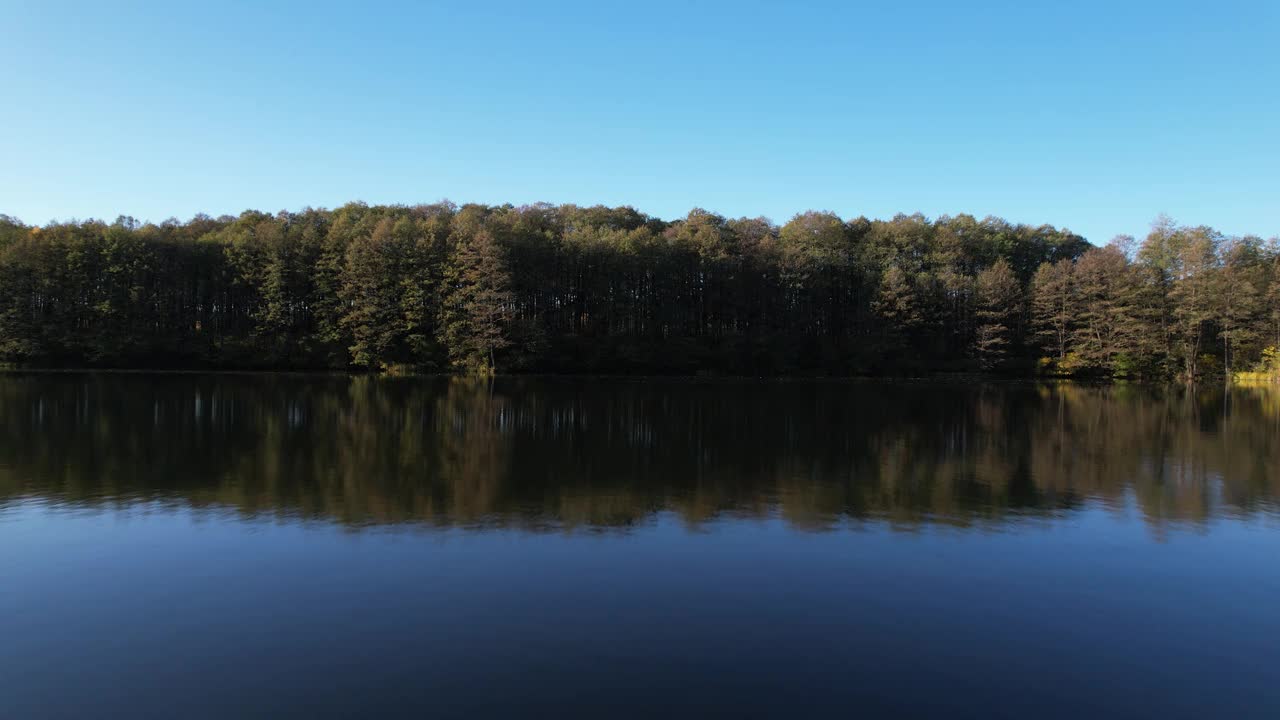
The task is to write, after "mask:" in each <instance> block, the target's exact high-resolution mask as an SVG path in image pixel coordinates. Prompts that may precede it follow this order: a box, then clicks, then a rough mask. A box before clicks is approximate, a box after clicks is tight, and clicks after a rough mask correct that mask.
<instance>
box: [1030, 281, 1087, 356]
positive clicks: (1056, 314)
mask: <svg viewBox="0 0 1280 720" xmlns="http://www.w3.org/2000/svg"><path fill="white" fill-rule="evenodd" d="M1074 270H1075V265H1074V264H1073V263H1072V261H1070V260H1059V261H1058V262H1055V263H1048V262H1046V263H1041V264H1040V267H1039V269H1037V270H1036V274H1035V277H1034V278H1032V281H1031V312H1032V322H1033V325H1034V326H1035V330H1036V337H1037V338H1039V339H1040V341H1041V343H1043V345H1044V346H1045V347H1047V348H1049V350H1050V352H1052V354H1053V358H1054V360H1055V361H1056V362H1057V363H1058V365H1059V366H1061V365H1062V363H1063V362H1065V361H1066V359H1067V349H1068V347H1069V342H1070V339H1071V333H1072V330H1073V329H1074V326H1075V316H1076V312H1077V309H1076V307H1075V284H1074V277H1073V276H1074Z"/></svg>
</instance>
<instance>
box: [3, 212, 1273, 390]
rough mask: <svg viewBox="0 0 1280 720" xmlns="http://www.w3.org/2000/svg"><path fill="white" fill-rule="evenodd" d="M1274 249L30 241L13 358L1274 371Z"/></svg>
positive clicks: (995, 240)
mask: <svg viewBox="0 0 1280 720" xmlns="http://www.w3.org/2000/svg"><path fill="white" fill-rule="evenodd" d="M1277 347H1280V242H1278V241H1277V239H1275V238H1272V239H1271V240H1269V241H1264V240H1263V239H1262V238H1261V237H1256V236H1246V237H1228V236H1225V235H1223V234H1221V233H1219V232H1217V231H1215V230H1213V229H1212V228H1209V227H1203V226H1201V227H1189V226H1181V225H1178V224H1176V223H1174V222H1173V221H1172V220H1170V219H1168V218H1165V217H1161V218H1158V219H1157V220H1156V221H1155V222H1154V223H1153V224H1152V227H1151V230H1150V232H1149V234H1148V235H1147V236H1146V237H1145V238H1143V239H1142V240H1137V239H1135V238H1132V237H1127V236H1121V237H1117V238H1116V239H1114V240H1112V241H1111V242H1110V243H1108V244H1107V245H1105V246H1095V245H1092V244H1090V243H1089V242H1088V241H1086V240H1085V239H1084V238H1082V237H1080V236H1079V235H1076V234H1073V233H1071V232H1070V231H1068V230H1065V229H1057V228H1054V227H1052V226H1048V225H1041V226H1031V225H1024V224H1013V223H1009V222H1007V221H1005V220H1002V219H999V218H986V219H981V220H979V219H977V218H975V217H973V216H970V215H956V216H943V217H940V218H937V219H929V218H926V217H924V216H923V215H920V214H915V215H898V216H896V217H894V218H892V219H890V220H869V219H867V218H865V217H857V218H853V219H850V220H844V219H841V218H840V217H839V216H837V215H835V214H833V213H829V212H805V213H802V214H799V215H796V216H795V217H794V218H792V219H791V220H790V221H788V222H787V223H786V224H784V225H781V226H778V225H775V224H774V223H772V222H770V221H769V220H767V219H764V218H739V219H730V218H725V217H722V216H720V215H716V214H714V213H711V212H707V211H704V210H693V211H692V212H690V213H689V214H688V216H687V217H685V218H683V219H680V220H676V221H664V220H661V219H657V218H654V217H651V216H648V215H645V214H643V213H641V212H638V211H637V210H635V209H633V208H630V207H619V208H608V207H578V206H574V205H549V204H536V205H528V206H519V207H517V206H512V205H503V206H486V205H474V204H473V205H463V206H457V205H454V204H452V203H449V202H441V203H436V204H431V205H418V206H370V205H366V204H363V203H351V204H348V205H345V206H343V207H340V208H337V209H334V210H325V209H306V210H303V211H301V212H280V213H277V214H274V215H272V214H268V213H263V212H256V211H246V212H244V213H242V214H241V215H240V216H239V217H231V216H223V217H220V218H211V217H208V216H206V215H198V216H196V217H194V218H192V219H191V220H189V221H187V222H180V221H178V220H169V221H166V222H163V223H160V224H151V223H147V224H144V223H139V222H138V221H136V220H134V219H132V218H129V217H120V218H118V219H116V220H115V221H114V222H112V223H106V222H103V221H98V220H87V221H78V222H66V223H50V224H47V225H44V226H28V225H25V224H23V223H22V222H20V221H19V220H17V219H15V218H11V217H8V216H4V215H0V360H2V361H3V362H5V363H6V364H8V365H9V366H10V367H128V368H183V369H308V370H310V369H334V370H374V371H383V372H391V373H412V372H424V373H437V372H438V373H448V372H463V373H492V372H495V371H496V372H502V373H602V374H668V375H742V376H764V375H768V376H776V375H822V376H857V375H918V374H927V373H939V372H985V373H999V374H1010V375H1033V374H1041V375H1052V376H1060V377H1094V378H1132V379H1144V380H1173V379H1178V380H1183V381H1199V380H1209V379H1221V378H1231V377H1233V376H1235V377H1250V378H1275V377H1277V376H1280V353H1278V351H1277V349H1276V348H1277Z"/></svg>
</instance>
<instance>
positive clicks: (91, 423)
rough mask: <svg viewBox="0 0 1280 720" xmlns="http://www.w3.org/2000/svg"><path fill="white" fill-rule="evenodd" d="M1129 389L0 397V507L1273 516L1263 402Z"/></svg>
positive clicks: (796, 519)
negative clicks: (24, 499) (6, 502)
mask: <svg viewBox="0 0 1280 720" xmlns="http://www.w3.org/2000/svg"><path fill="white" fill-rule="evenodd" d="M1278 394H1280V393H1276V392H1275V391H1274V390H1269V389H1266V388H1256V389H1234V390H1231V391H1224V390H1217V391H1216V392H1205V393H1201V394H1198V395H1191V394H1187V393H1185V392H1183V391H1181V390H1176V391H1153V390H1151V389H1147V388H1138V387H1131V386H1111V387H1089V386H1082V385H1058V386H1034V385H1005V386H960V385H952V384H942V383H920V384H912V383H898V384H893V383H838V382H831V383H810V382H804V383H786V382H779V383H749V382H743V383H729V382H723V383H676V382H661V383H642V382H625V381H582V380H573V381H569V380H564V381H556V380H535V379H505V378H504V379H498V380H496V381H493V380H466V379H425V380H424V379H380V378H372V377H345V376H332V377H323V376H321V377H306V376H252V375H246V376H234V375H222V376H216V375H214V376H201V375H171V376H131V375H70V374H69V375H45V376H41V375H9V376H4V377H2V378H0V497H6V498H10V499H14V498H18V497H21V496H27V495H33V496H37V497H41V498H46V499H50V500H57V501H65V502H74V503H80V504H86V505H95V506H99V505H100V506H113V505H118V504H127V503H134V502H138V501H162V502H179V503H182V504H184V505H187V506H191V507H211V508H234V509H236V510H237V511H239V512H243V513H246V514H250V515H262V514H268V515H270V514H278V515H281V516H287V517H303V518H316V519H325V520H335V521H338V522H342V523H346V524H351V525H360V524H382V523H429V524H439V525H454V524H462V525H470V524H488V525H515V526H520V527H527V528H562V527H576V526H582V527H625V526H627V525H630V524H634V523H641V522H648V521H650V520H651V519H652V518H653V517H654V516H655V514H656V513H659V512H663V511H669V512H672V513H675V514H677V515H679V516H680V517H681V518H683V519H684V521H685V522H687V523H691V524H694V525H696V524H699V523H704V522H709V521H714V520H716V519H718V518H724V517H741V516H747V517H765V516H768V515H770V514H774V513H776V514H778V515H779V516H781V517H782V518H784V519H785V520H786V521H787V522H789V523H791V524H793V525H795V526H797V527H805V528H815V529H817V528H826V527H831V526H834V525H837V524H839V523H842V522H845V521H847V520H849V519H855V520H857V519H864V518H872V519H882V520H886V521H889V522H891V523H893V524H894V525H896V526H901V527H915V526H920V525H922V524H926V523H945V524H956V525H961V526H965V525H973V524H998V523H1002V522H1008V521H1012V520H1015V519H1018V518H1025V517H1037V516H1039V517H1045V516H1050V515H1053V514H1056V513H1061V512H1070V511H1072V510H1074V509H1077V508H1080V507H1082V506H1083V505H1084V504H1085V503H1086V502H1092V503H1094V504H1101V505H1103V506H1107V507H1116V508H1121V507H1128V506H1136V507H1137V508H1138V509H1139V510H1140V511H1141V513H1142V514H1143V516H1144V517H1145V518H1147V520H1148V521H1149V522H1151V523H1154V524H1161V523H1163V522H1165V521H1191V522H1203V521H1205V520H1207V519H1208V518H1210V517H1212V516H1214V515H1216V514H1223V513H1233V514H1234V513H1252V512H1256V511H1259V510H1263V509H1266V510H1269V511H1274V509H1275V508H1276V505H1277V498H1280V402H1277V395H1278Z"/></svg>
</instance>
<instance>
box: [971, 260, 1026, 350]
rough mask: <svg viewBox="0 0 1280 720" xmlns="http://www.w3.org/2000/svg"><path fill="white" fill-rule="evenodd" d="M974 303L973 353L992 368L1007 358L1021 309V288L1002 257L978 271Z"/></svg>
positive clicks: (1011, 269)
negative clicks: (975, 326) (975, 318)
mask: <svg viewBox="0 0 1280 720" xmlns="http://www.w3.org/2000/svg"><path fill="white" fill-rule="evenodd" d="M977 303H978V309H977V319H978V325H977V330H976V334H975V338H974V354H975V355H976V356H977V358H978V363H979V364H980V365H981V366H982V368H983V369H984V370H993V369H995V368H998V367H1000V366H1001V365H1002V364H1003V363H1004V362H1005V361H1006V360H1007V359H1008V357H1009V351H1010V345H1011V344H1012V343H1013V339H1014V325H1015V323H1016V322H1017V319H1018V316H1019V315H1020V314H1021V312H1022V290H1021V288H1020V287H1019V285H1018V279H1017V278H1016V277H1014V274H1013V268H1012V267H1011V266H1010V265H1009V263H1008V262H1006V261H1005V260H1004V258H1001V259H999V260H997V261H996V263H995V264H994V265H992V266H991V267H989V268H987V269H985V270H983V271H982V272H980V273H978V278H977Z"/></svg>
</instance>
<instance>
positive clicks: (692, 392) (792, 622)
mask: <svg viewBox="0 0 1280 720" xmlns="http://www.w3.org/2000/svg"><path fill="white" fill-rule="evenodd" d="M355 715H360V716H366V717H373V716H407V717H510V716H539V717H579V716H582V717H619V716H635V717H654V716H688V717H705V716H712V715H715V716H727V717H756V716H766V715H776V716H788V717H797V716H824V717H829V716H840V717H846V716H848V717H859V716H862V717H873V716H875V717H1062V718H1079V717H1135V718H1136V717H1159V718H1181V717H1186V718H1200V717H1232V718H1241V717H1258V718H1277V717H1280V392H1277V391H1269V390H1264V389H1252V390H1250V389H1240V390H1234V391H1232V392H1231V393H1224V392H1223V391H1221V390H1218V391H1217V392H1205V393H1200V394H1196V395H1191V394H1187V393H1183V392H1178V391H1154V390H1149V389H1140V388H1125V387H1112V388H1090V387H1081V386H1063V387H1046V386H1037V385H1011V386H984V385H980V384H947V383H934V382H928V383H869V382H867V383H836V382H829V383H823V382H774V383H750V382H710V383H680V382H659V381H652V382H638V381H612V380H610V381H606V380H500V381H498V382H497V383H496V384H494V385H487V384H478V383H468V382H461V381H446V380H375V379H370V378H329V377H291V376H276V377H266V376H195V375H167V376H144V375H75V374H68V375H43V376H42V375H6V376H0V718H5V719H8V718H43V717H67V718H72V717H77V718H78V717H154V718H179V717H181V718H202V717H271V718H277V717H344V716H355Z"/></svg>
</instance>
